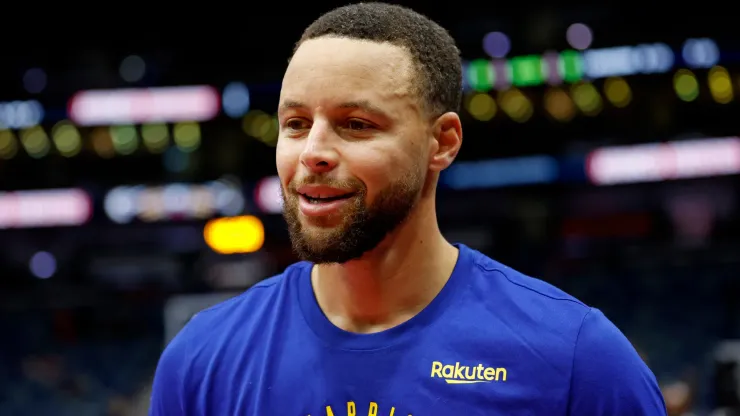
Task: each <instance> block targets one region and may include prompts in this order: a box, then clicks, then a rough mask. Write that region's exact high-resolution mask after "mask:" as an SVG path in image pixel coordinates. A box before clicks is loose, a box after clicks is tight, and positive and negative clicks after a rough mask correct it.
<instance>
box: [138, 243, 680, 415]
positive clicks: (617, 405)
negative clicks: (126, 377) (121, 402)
mask: <svg viewBox="0 0 740 416" xmlns="http://www.w3.org/2000/svg"><path fill="white" fill-rule="evenodd" d="M457 247H458V248H459V251H460V254H459V257H458V260H457V264H456V266H455V269H454V271H453V273H452V275H451V277H450V279H449V281H448V282H447V284H446V285H445V287H444V288H443V289H442V291H441V292H440V293H439V294H438V295H437V297H436V298H435V299H434V300H433V301H432V302H431V304H429V305H428V306H427V307H426V308H425V309H424V310H422V311H421V312H420V313H419V314H417V315H416V316H415V317H413V318H412V319H410V320H409V321H407V322H405V323H403V324H401V325H399V326H396V327H394V328H391V329H389V330H386V331H383V332H379V333H374V334H355V333H350V332H346V331H343V330H342V329H340V328H338V327H336V326H334V325H333V324H332V323H331V322H330V321H329V320H328V319H327V318H326V316H325V315H324V314H323V312H322V311H321V309H320V307H319V306H318V303H317V301H316V298H315V296H314V292H313V288H312V285H311V279H310V273H311V268H312V265H311V264H310V263H306V262H302V263H296V264H294V265H292V266H290V267H289V268H288V269H286V270H285V272H283V273H282V274H280V275H277V276H274V277H271V278H269V279H267V280H264V281H262V282H261V283H259V284H257V285H256V286H254V287H252V288H251V289H249V290H247V291H246V292H245V293H243V294H242V295H240V296H237V297H236V298H233V299H230V300H228V301H226V302H223V303H221V304H219V305H216V306H214V307H212V308H210V309H207V310H205V311H203V312H201V313H199V314H197V315H196V316H194V317H193V319H191V320H190V322H189V323H188V324H187V325H186V326H185V328H183V330H182V331H181V332H180V333H179V334H178V335H177V336H176V337H175V339H173V340H172V342H171V343H170V344H169V345H168V346H167V348H166V349H165V351H164V353H163V354H162V357H161V358H160V362H159V365H158V367H157V371H156V375H155V379H154V386H153V392H152V402H151V408H150V415H151V416H165V415H167V416H170V415H209V416H210V415H214V416H215V415H218V416H226V415H247V416H252V415H254V416H257V415H260V416H265V415H276V416H307V415H310V416H340V415H341V416H359V415H363V416H364V415H368V416H380V415H385V416H407V415H413V416H433V415H440V416H442V415H443V416H460V415H464V416H474V415H548V416H558V415H563V416H565V415H579V416H601V415H611V416H630V415H651V416H652V415H665V414H666V410H665V404H664V402H663V398H662V395H661V392H660V390H659V388H658V385H657V383H656V380H655V377H654V376H653V374H652V373H651V371H650V370H649V369H648V367H647V366H646V365H645V363H644V362H643V361H642V359H641V358H640V357H639V355H638V354H637V352H636V351H635V349H634V348H633V347H632V345H631V344H630V343H629V341H627V339H626V338H625V337H624V335H622V333H621V332H620V331H619V330H618V329H617V328H616V327H615V326H614V325H613V324H612V323H611V322H610V321H609V320H608V319H607V318H606V317H605V316H604V315H603V314H602V313H601V312H600V311H599V310H597V309H594V308H590V307H588V306H586V305H584V304H583V303H582V302H580V301H578V300H576V299H575V298H573V297H571V296H569V295H568V294H566V293H564V292H562V291H561V290H559V289H557V288H555V287H553V286H551V285H549V284H547V283H545V282H543V281H540V280H537V279H534V278H531V277H527V276H524V275H523V274H521V273H518V272H516V271H514V270H512V269H511V268H509V267H506V266H504V265H502V264H500V263H498V262H496V261H494V260H492V259H490V258H488V257H486V256H485V255H483V254H481V253H479V252H477V251H474V250H472V249H470V248H468V247H466V246H464V245H457Z"/></svg>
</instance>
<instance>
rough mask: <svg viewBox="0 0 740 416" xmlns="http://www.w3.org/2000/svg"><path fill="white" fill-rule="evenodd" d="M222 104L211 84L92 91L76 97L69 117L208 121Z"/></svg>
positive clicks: (89, 121)
mask: <svg viewBox="0 0 740 416" xmlns="http://www.w3.org/2000/svg"><path fill="white" fill-rule="evenodd" d="M220 106H221V97H220V95H219V93H218V91H217V90H216V89H215V88H213V87H209V86H188V87H163V88H142V89H121V90H90V91H81V92H78V93H77V94H75V95H74V96H73V97H72V99H71V100H70V102H69V116H70V118H71V119H72V120H73V121H74V122H75V123H76V124H78V125H82V126H89V125H107V124H137V123H152V122H159V123H170V122H178V121H206V120H210V119H212V118H214V117H216V115H217V114H218V112H219V109H220Z"/></svg>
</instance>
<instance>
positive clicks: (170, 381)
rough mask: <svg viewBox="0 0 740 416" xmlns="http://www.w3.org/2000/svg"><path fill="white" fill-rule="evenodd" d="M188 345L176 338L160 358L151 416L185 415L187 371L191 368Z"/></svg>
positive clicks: (156, 372) (153, 390)
mask: <svg viewBox="0 0 740 416" xmlns="http://www.w3.org/2000/svg"><path fill="white" fill-rule="evenodd" d="M185 347H186V343H185V342H183V339H182V337H181V336H176V337H175V338H174V339H173V340H172V341H171V342H170V344H169V345H168V346H167V348H165V350H164V352H163V353H162V356H161V357H160V358H159V363H158V364H157V370H156V371H155V373H154V383H153V385H152V397H151V403H150V405H149V416H184V415H185V402H184V400H183V399H184V397H185V394H184V390H185V371H186V369H187V368H188V367H189V360H188V357H187V356H186V355H187V352H186V348H185Z"/></svg>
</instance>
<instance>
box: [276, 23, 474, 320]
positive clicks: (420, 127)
mask: <svg viewBox="0 0 740 416" xmlns="http://www.w3.org/2000/svg"><path fill="white" fill-rule="evenodd" d="M414 82H415V81H414V68H413V66H412V60H411V56H410V55H409V54H408V52H407V51H406V50H405V49H403V48H401V47H398V46H395V45H392V44H389V43H377V42H369V41H362V40H356V39H347V38H334V37H322V38H318V39H313V40H309V41H306V42H304V43H303V44H302V45H301V46H300V47H299V48H298V50H297V51H296V53H295V55H294V56H293V58H292V60H291V62H290V65H289V66H288V69H287V71H286V73H285V77H284V79H283V84H282V90H281V94H280V106H279V111H278V116H279V122H280V135H279V140H278V144H277V151H276V164H277V170H278V175H279V177H280V181H281V184H282V187H283V193H284V197H285V199H286V207H288V206H293V207H295V204H297V201H298V198H299V196H298V194H297V193H296V191H295V189H296V186H297V184H300V183H302V182H303V181H305V180H306V178H309V177H321V178H324V179H325V180H326V181H328V182H330V183H336V184H340V183H341V184H348V185H356V186H358V187H360V186H361V187H362V188H363V192H362V193H361V195H362V197H364V204H365V205H366V206H370V205H372V204H373V202H374V201H376V198H378V195H382V193H383V191H384V190H388V189H389V187H391V186H393V185H394V184H399V183H402V182H404V181H406V183H407V184H408V185H409V186H415V187H416V189H414V192H413V194H414V197H415V198H416V203H415V204H413V208H411V211H410V212H409V214H408V216H407V218H406V220H405V221H403V222H402V223H401V225H399V226H398V227H396V228H395V229H394V230H393V231H391V232H390V233H389V234H388V235H387V236H386V237H385V239H383V241H382V242H381V243H380V244H379V245H378V246H376V247H375V248H374V249H373V250H371V251H369V252H366V253H365V254H364V255H363V256H362V257H360V258H358V259H354V260H350V261H347V262H345V263H341V264H337V263H328V264H317V265H315V266H314V267H313V269H312V277H311V279H312V284H313V288H314V292H315V295H316V299H317V301H318V303H319V306H320V307H321V309H322V310H323V311H324V313H325V315H326V316H327V317H328V319H329V320H330V321H331V322H332V323H334V324H335V325H336V326H338V327H339V328H342V329H344V330H347V331H350V332H357V333H372V332H378V331H382V330H384V329H388V328H391V327H393V326H396V325H398V324H400V323H403V322H405V321H406V320H408V319H410V318H411V317H413V316H414V315H416V314H417V313H418V312H419V311H421V310H422V309H423V308H424V307H425V306H427V305H428V304H429V303H430V302H431V301H432V300H433V299H434V297H435V296H436V295H437V294H438V293H439V291H440V290H441V289H442V287H443V286H444V285H445V283H446V282H447V280H448V279H449V277H450V274H451V273H452V270H453V268H454V266H455V263H456V261H457V257H458V250H457V249H456V248H455V247H454V246H452V245H451V244H450V243H448V242H447V241H446V240H445V239H444V237H443V236H442V234H441V232H440V230H439V227H438V224H437V216H436V208H435V194H436V184H437V179H438V177H439V172H440V171H442V170H443V169H445V168H447V167H448V166H449V165H450V164H451V163H452V161H453V160H454V159H455V156H456V155H457V153H458V151H459V149H460V145H461V143H462V127H461V123H460V119H459V117H458V115H457V114H456V113H453V112H449V113H445V114H442V115H441V116H437V117H431V115H430V114H428V113H427V111H425V106H423V105H422V103H421V101H420V99H419V97H417V95H416V94H415V93H414V90H413V89H412V88H411V86H412V85H413V83H414ZM408 178H417V179H416V180H410V179H408ZM291 204H292V205H291ZM286 209H288V208H286ZM346 209H348V210H349V209H352V204H347V208H346ZM340 214H341V213H340ZM345 214H346V213H345ZM296 215H297V219H298V221H300V226H301V232H302V233H303V237H304V238H306V239H307V240H308V241H316V242H320V241H323V240H326V239H328V238H330V237H331V238H333V237H334V236H337V235H341V232H343V229H342V227H343V225H345V224H344V222H345V220H346V215H328V216H324V217H307V216H305V215H302V214H301V213H300V212H297V213H296ZM322 239H323V240H322Z"/></svg>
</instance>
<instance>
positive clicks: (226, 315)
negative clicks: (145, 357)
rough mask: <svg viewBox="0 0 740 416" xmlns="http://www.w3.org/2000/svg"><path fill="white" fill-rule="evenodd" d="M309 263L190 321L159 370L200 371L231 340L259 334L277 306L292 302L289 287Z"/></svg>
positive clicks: (264, 282) (178, 336) (172, 345)
mask: <svg viewBox="0 0 740 416" xmlns="http://www.w3.org/2000/svg"><path fill="white" fill-rule="evenodd" d="M305 267H307V263H296V264H293V265H291V266H290V267H288V268H287V269H286V270H285V271H284V272H283V273H281V274H278V275H275V276H272V277H269V278H267V279H265V280H263V281H261V282H259V283H257V284H256V285H254V286H252V287H251V288H249V289H248V290H247V291H245V292H244V293H242V294H241V295H238V296H235V297H233V298H231V299H228V300H226V301H223V302H221V303H218V304H216V305H214V306H212V307H209V308H207V309H204V310H202V311H200V312H198V313H196V314H195V315H193V317H192V318H191V319H190V320H189V321H188V323H187V324H185V326H184V327H183V328H182V329H181V330H180V332H179V333H178V334H177V336H175V337H174V339H172V341H171V342H170V343H169V344H168V345H167V347H166V348H165V350H164V352H163V353H162V357H161V358H160V364H159V366H160V367H161V366H163V365H167V363H172V364H174V365H176V366H177V368H178V370H177V371H178V372H180V373H183V375H184V376H185V375H187V374H185V372H187V371H188V370H186V369H190V370H197V369H198V367H199V366H201V365H203V366H204V365H207V364H208V361H209V360H210V359H211V358H212V356H213V355H215V354H216V353H217V351H221V352H223V351H225V350H226V348H225V347H227V345H225V344H226V343H228V340H230V339H232V335H234V334H236V333H238V334H239V336H240V338H241V339H249V338H250V337H251V336H252V335H253V334H256V333H257V332H258V331H259V326H260V325H261V323H262V322H264V321H265V318H266V315H267V314H270V313H275V312H276V311H277V310H279V308H277V307H276V305H277V304H279V303H280V302H284V301H289V299H288V296H289V293H290V291H289V285H290V283H291V282H292V281H293V280H295V279H297V278H298V277H299V275H300V273H301V271H302V270H304V269H305Z"/></svg>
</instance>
